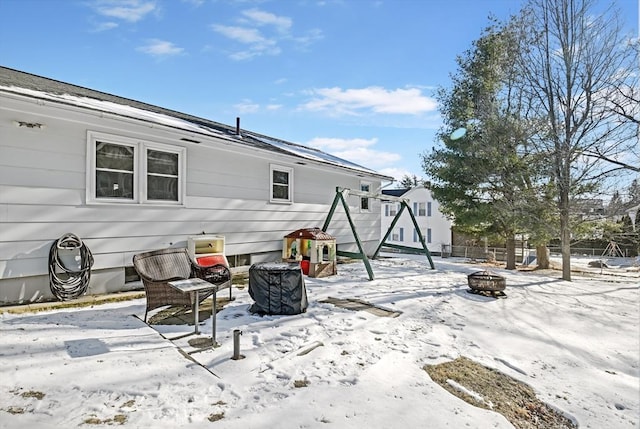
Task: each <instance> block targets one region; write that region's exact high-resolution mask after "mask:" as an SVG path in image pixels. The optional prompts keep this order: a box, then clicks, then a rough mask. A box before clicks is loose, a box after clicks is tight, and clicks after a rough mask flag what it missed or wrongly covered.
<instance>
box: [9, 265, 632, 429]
mask: <svg viewBox="0 0 640 429" xmlns="http://www.w3.org/2000/svg"><path fill="white" fill-rule="evenodd" d="M434 262H435V264H436V270H431V269H429V265H428V263H427V261H426V258H420V257H404V256H401V257H393V258H385V259H380V260H377V261H372V266H373V271H374V274H375V277H376V279H375V280H374V281H368V278H367V274H366V271H365V269H364V266H363V264H362V263H360V262H356V263H352V264H341V265H339V266H338V275H337V276H332V277H327V278H322V279H311V278H305V281H306V287H307V294H308V298H309V308H308V310H307V311H306V313H303V314H300V315H294V316H264V317H260V316H257V315H252V314H250V313H249V312H248V311H247V310H248V307H249V305H250V304H251V303H252V300H251V298H250V297H249V295H248V292H247V288H244V289H242V290H239V289H235V288H234V296H235V298H236V299H235V300H234V301H232V302H231V303H229V304H228V305H227V306H226V307H225V308H224V309H223V310H222V311H221V312H220V313H218V319H217V321H218V325H217V339H218V341H219V342H220V344H221V345H220V347H218V348H216V349H214V350H207V351H202V352H199V353H194V354H192V355H191V357H192V359H194V360H195V361H197V362H194V361H193V360H190V359H188V358H186V357H185V355H184V354H183V353H181V352H180V349H179V348H178V346H181V347H184V348H185V350H189V346H188V344H187V340H188V339H189V337H187V338H184V339H181V340H176V341H174V342H171V341H169V340H168V339H166V338H165V337H174V336H177V335H179V334H180V333H187V332H189V331H191V330H192V329H193V327H192V326H186V325H156V326H153V327H149V326H148V325H146V324H145V323H143V322H142V321H141V320H140V318H142V317H143V315H144V300H143V299H137V300H130V301H126V302H122V303H117V304H104V305H95V306H93V307H89V308H73V309H58V310H54V311H46V312H38V313H25V314H8V313H4V314H2V315H1V316H0V428H25V427H34V428H35V427H38V428H46V427H64V428H71V427H79V426H81V427H96V426H97V425H101V426H103V427H104V426H107V425H117V426H120V425H122V426H123V427H130V428H147V427H171V428H181V427H195V428H199V427H216V428H242V429H249V428H272V427H279V428H327V427H331V428H427V427H428V428H444V427H448V428H464V427H466V428H510V427H512V426H511V424H509V423H508V422H507V420H506V419H505V418H504V417H502V416H501V415H499V414H497V413H495V412H492V411H488V410H483V409H479V408H476V407H473V406H471V405H469V404H467V403H466V402H464V401H462V400H460V399H458V398H456V397H454V396H453V395H451V394H450V393H448V392H447V391H445V390H444V389H443V388H442V387H441V386H440V385H438V384H436V383H435V382H433V381H432V380H431V379H430V377H429V376H428V374H427V373H426V372H425V371H424V370H423V366H424V365H425V364H436V363H440V362H444V361H449V360H452V359H454V358H456V357H458V356H466V357H468V358H470V359H473V360H475V361H477V362H479V363H481V364H484V365H486V366H489V367H493V368H496V369H498V370H500V371H502V372H504V373H505V374H508V375H510V376H512V377H514V378H517V379H518V380H521V381H523V382H525V383H527V384H529V385H530V386H532V387H533V388H534V390H535V391H536V392H537V394H538V397H539V398H540V399H541V400H543V401H544V402H546V403H548V404H550V405H551V406H552V407H554V408H556V409H557V410H560V411H561V412H562V413H564V414H566V415H567V416H569V417H570V418H571V419H573V420H574V421H575V422H576V423H577V424H578V425H579V426H580V427H581V428H598V429H599V428H638V427H639V426H640V362H639V361H640V339H639V336H640V320H639V319H640V274H639V273H638V271H637V270H634V269H633V267H631V265H632V263H629V262H628V261H627V262H623V263H620V264H617V265H616V264H615V263H614V261H610V262H609V263H608V265H609V266H610V269H608V270H607V272H603V273H602V274H600V269H599V268H596V269H593V268H588V266H587V264H586V261H585V263H584V264H583V265H584V266H585V269H590V270H593V272H594V274H593V275H589V276H582V275H577V274H576V275H575V276H574V281H573V282H564V281H562V280H560V279H559V278H558V277H559V275H558V274H557V273H551V272H545V273H542V274H540V273H536V272H533V273H530V272H527V273H525V272H508V271H504V270H500V269H492V271H495V272H497V273H499V274H501V275H504V276H505V277H506V279H507V289H506V293H507V296H508V297H507V298H506V299H493V298H487V297H483V296H478V295H472V294H469V293H467V275H468V274H470V273H473V272H475V271H479V270H482V269H485V268H486V267H483V266H480V265H477V264H470V263H466V262H465V261H464V260H461V259H454V258H452V259H440V258H434ZM631 262H632V261H631ZM576 265H580V263H576ZM223 295H224V294H223ZM328 297H334V298H357V299H361V300H365V301H368V302H371V303H373V304H376V305H379V306H382V307H385V308H388V309H391V310H394V311H397V312H401V314H400V315H399V316H398V317H395V318H392V317H379V316H377V315H374V314H372V313H370V312H367V311H353V310H347V309H343V308H339V307H336V306H334V305H332V304H329V303H323V302H321V301H322V300H324V299H326V298H328ZM234 330H240V331H241V332H242V335H241V336H240V352H241V354H242V355H244V356H245V358H244V359H240V360H234V359H231V357H232V355H233V331H234ZM201 331H202V332H203V334H207V335H210V334H211V319H209V320H205V321H203V322H202V325H201ZM161 334H162V335H161ZM191 338H193V337H191Z"/></svg>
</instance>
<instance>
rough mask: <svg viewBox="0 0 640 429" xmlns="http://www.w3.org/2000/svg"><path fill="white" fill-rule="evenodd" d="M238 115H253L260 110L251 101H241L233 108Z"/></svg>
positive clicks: (258, 106)
mask: <svg viewBox="0 0 640 429" xmlns="http://www.w3.org/2000/svg"><path fill="white" fill-rule="evenodd" d="M233 107H234V108H235V109H236V111H237V112H238V113H255V112H257V111H259V110H260V105H259V104H258V103H254V102H252V101H251V100H242V101H241V102H240V103H238V104H235V105H234V106H233Z"/></svg>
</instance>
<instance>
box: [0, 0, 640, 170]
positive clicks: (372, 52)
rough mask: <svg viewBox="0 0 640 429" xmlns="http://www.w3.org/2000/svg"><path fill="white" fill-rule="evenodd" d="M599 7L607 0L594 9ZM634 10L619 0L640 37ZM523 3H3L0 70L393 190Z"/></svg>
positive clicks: (634, 3) (627, 0)
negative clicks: (281, 143) (143, 105)
mask: <svg viewBox="0 0 640 429" xmlns="http://www.w3.org/2000/svg"><path fill="white" fill-rule="evenodd" d="M598 2H599V4H600V5H608V4H609V3H610V2H609V1H608V0H598ZM638 3H639V0H618V2H617V5H618V7H620V8H621V10H622V16H623V17H624V18H625V19H626V20H627V21H626V22H625V25H626V30H628V31H629V32H630V33H633V34H637V32H638V31H637V29H638V20H639V14H638ZM522 4H524V1H523V0H377V1H374V0H274V1H269V0H79V1H74V0H0V64H2V65H3V66H6V67H11V68H15V69H18V70H22V71H26V72H29V73H33V74H37V75H41V76H46V77H50V78H53V79H58V80H61V81H65V82H69V83H73V84H77V85H81V86H85V87H88V88H92V89H96V90H100V91H104V92H108V93H111V94H115V95H119V96H123V97H127V98H132V99H135V100H139V101H144V102H147V103H151V104H155V105H159V106H162V107H166V108H170V109H174V110H178V111H181V112H184V113H189V114H193V115H196V116H201V117H204V118H208V119H211V120H214V121H218V122H222V123H226V124H230V125H234V124H235V120H236V117H240V118H241V126H242V128H246V129H249V130H252V131H255V132H258V133H262V134H266V135H269V136H272V137H277V138H281V139H284V140H288V141H292V142H296V143H300V144H304V145H308V146H312V147H316V148H319V149H322V150H324V151H326V152H329V153H332V154H335V155H337V156H340V157H342V158H345V159H347V160H350V161H353V162H356V163H358V164H361V165H363V166H365V167H368V168H372V169H374V170H377V171H379V172H381V173H385V174H388V175H390V176H394V177H396V178H398V179H400V178H401V177H402V176H403V175H405V174H415V175H417V176H423V175H424V173H423V172H422V169H421V166H420V156H419V155H420V154H421V153H424V152H425V151H430V149H431V148H432V147H433V146H434V145H435V144H437V143H436V142H435V137H434V135H435V132H436V130H437V129H438V127H439V126H440V118H439V114H438V110H437V103H436V101H435V99H434V98H433V96H434V90H435V89H436V88H437V87H439V86H447V85H448V84H449V75H450V73H453V72H455V70H456V65H455V58H456V56H457V55H460V54H462V53H463V52H464V51H465V50H467V49H469V48H470V47H471V43H472V41H473V40H475V39H477V38H478V37H479V35H480V33H481V30H482V29H483V28H484V27H486V25H487V24H488V22H489V21H488V16H489V15H490V14H492V15H494V16H496V17H498V18H500V19H504V18H507V17H508V16H509V15H511V14H514V13H516V12H517V11H518V10H519V8H520V7H521V5H522Z"/></svg>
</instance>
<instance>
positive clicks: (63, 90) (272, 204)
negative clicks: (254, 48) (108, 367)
mask: <svg viewBox="0 0 640 429" xmlns="http://www.w3.org/2000/svg"><path fill="white" fill-rule="evenodd" d="M391 180H392V178H391V177H388V176H385V175H382V174H379V173H376V172H375V171H372V170H369V169H367V168H365V167H362V166H359V165H356V164H353V163H350V162H348V161H345V160H342V159H339V158H336V157H333V156H331V155H329V154H326V153H324V152H321V151H319V150H316V149H313V148H308V147H304V146H301V145H297V144H294V143H289V142H285V141H282V140H278V139H275V138H271V137H267V136H264V135H260V134H257V133H254V132H251V131H248V130H244V129H241V128H240V124H239V120H238V123H237V124H236V126H235V127H234V126H228V125H223V124H221V123H217V122H213V121H209V120H207V119H203V118H198V117H194V116H191V115H187V114H184V113H180V112H175V111H171V110H168V109H163V108H160V107H157V106H152V105H149V104H145V103H142V102H138V101H134V100H130V99H126V98H122V97H118V96H114V95H111V94H106V93H102V92H98V91H94V90H90V89H87V88H82V87H79V86H75V85H71V84H67V83H63V82H59V81H55V80H51V79H47V78H44V77H40V76H35V75H32V74H28V73H24V72H20V71H17V70H12V69H8V68H4V67H0V305H7V304H15V303H28V302H35V301H46V300H50V299H52V298H53V295H52V293H51V290H50V286H49V280H48V272H49V261H48V256H49V250H50V248H51V245H52V243H53V242H55V240H57V239H58V238H60V237H61V236H63V235H64V234H65V233H73V234H75V235H77V236H78V237H80V238H81V239H82V241H83V242H84V243H85V244H86V245H87V247H88V248H89V249H90V251H91V252H92V254H93V257H94V259H95V262H94V265H93V269H92V276H91V282H90V284H89V289H88V291H87V293H88V294H102V293H109V292H114V291H121V290H127V289H131V288H134V287H136V288H137V287H138V283H131V284H127V280H129V278H133V279H135V272H133V271H132V268H131V267H132V257H133V255H135V254H136V253H140V252H143V251H147V250H153V249H160V248H165V247H187V241H188V238H189V237H190V236H194V235H198V234H203V233H204V234H215V235H223V236H224V237H225V242H226V255H227V259H228V260H229V263H230V265H231V266H232V267H235V269H236V270H237V269H240V267H243V266H244V267H246V266H248V265H250V264H252V263H255V262H262V261H270V260H277V259H278V258H280V256H281V251H282V239H283V237H284V236H285V235H286V234H288V233H290V232H291V231H295V230H297V229H300V228H308V227H317V226H322V224H323V222H324V220H325V218H326V217H327V214H328V210H329V208H330V205H331V203H332V201H333V198H334V196H335V192H336V188H337V187H341V188H350V189H361V187H362V186H364V185H367V186H371V188H373V189H377V188H380V187H381V186H382V185H383V184H384V183H386V182H388V181H391ZM348 203H349V206H350V210H351V214H352V216H353V218H354V222H356V224H357V225H358V234H359V236H360V238H361V240H362V242H363V244H364V246H365V248H366V249H367V252H368V253H373V251H374V250H375V248H376V247H377V245H378V243H379V241H380V238H381V237H380V215H379V213H380V202H379V201H378V200H375V199H371V200H370V201H368V203H367V206H366V207H365V208H362V207H363V206H362V202H361V199H360V198H359V197H350V198H349V201H348ZM335 219H336V220H335V221H334V222H332V224H331V226H330V228H329V230H328V231H327V232H329V233H330V234H331V235H333V236H334V237H336V239H337V244H338V247H339V248H340V249H342V250H346V251H349V250H355V249H356V247H355V242H354V239H353V234H352V233H351V230H350V228H349V224H348V221H347V220H346V218H345V219H344V220H342V218H341V217H339V216H338V215H336V216H335ZM125 273H126V275H125ZM132 273H133V274H134V275H133V276H129V274H132Z"/></svg>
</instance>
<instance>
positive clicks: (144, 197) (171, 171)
mask: <svg viewBox="0 0 640 429" xmlns="http://www.w3.org/2000/svg"><path fill="white" fill-rule="evenodd" d="M87 154H88V162H87V165H88V166H87V183H88V186H87V201H89V202H110V203H136V204H146V203H150V204H182V203H183V200H184V179H185V177H184V176H185V171H186V170H185V166H184V163H185V148H183V147H180V146H170V145H164V144H159V143H152V142H147V141H141V140H136V139H131V138H127V137H120V136H112V135H107V134H102V133H95V132H89V135H88V143H87Z"/></svg>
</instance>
